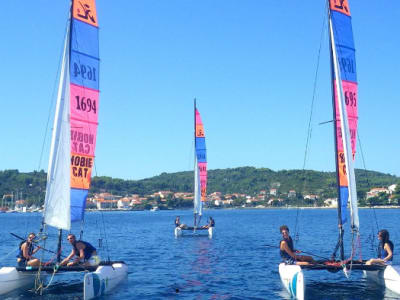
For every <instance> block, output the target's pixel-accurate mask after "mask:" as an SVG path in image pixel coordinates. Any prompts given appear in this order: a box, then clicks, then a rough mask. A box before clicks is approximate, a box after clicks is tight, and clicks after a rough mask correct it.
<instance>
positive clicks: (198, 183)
mask: <svg viewBox="0 0 400 300" xmlns="http://www.w3.org/2000/svg"><path fill="white" fill-rule="evenodd" d="M195 149H196V153H195V172H194V173H195V176H194V177H195V178H194V180H195V185H194V186H195V191H194V213H195V214H199V215H201V214H202V202H205V201H206V197H207V157H206V139H205V134H204V126H203V123H202V122H201V117H200V113H199V111H198V110H197V108H196V107H195Z"/></svg>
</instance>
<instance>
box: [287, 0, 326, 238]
mask: <svg viewBox="0 0 400 300" xmlns="http://www.w3.org/2000/svg"><path fill="white" fill-rule="evenodd" d="M327 5H328V4H327V2H326V4H325V10H324V11H326V9H327ZM324 15H325V13H324ZM325 34H326V17H325V16H324V17H323V20H322V28H321V36H320V42H319V49H318V55H317V67H316V70H315V75H314V84H313V92H312V98H311V106H310V117H309V120H308V128H307V139H306V146H305V150H304V159H303V168H302V171H303V174H304V175H305V173H306V172H305V168H306V163H307V155H308V152H309V147H310V143H311V136H312V125H311V124H312V119H313V111H314V103H315V95H316V91H317V80H318V73H319V66H320V61H321V59H320V58H321V49H322V41H323V40H324V35H325ZM305 187H306V178H305V176H304V181H303V187H302V189H303V192H304V190H305ZM302 204H304V198H303V200H302ZM299 218H300V208H299V206H297V211H296V219H295V228H294V233H295V242H297V241H298V240H299V239H300V236H299V233H298V230H299V225H298V224H299Z"/></svg>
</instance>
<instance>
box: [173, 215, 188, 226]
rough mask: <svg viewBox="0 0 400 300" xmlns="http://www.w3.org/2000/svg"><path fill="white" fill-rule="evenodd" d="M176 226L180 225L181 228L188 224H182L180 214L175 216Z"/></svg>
mask: <svg viewBox="0 0 400 300" xmlns="http://www.w3.org/2000/svg"><path fill="white" fill-rule="evenodd" d="M175 227H178V228H181V229H185V228H187V226H186V224H181V218H180V217H179V216H177V217H176V218H175Z"/></svg>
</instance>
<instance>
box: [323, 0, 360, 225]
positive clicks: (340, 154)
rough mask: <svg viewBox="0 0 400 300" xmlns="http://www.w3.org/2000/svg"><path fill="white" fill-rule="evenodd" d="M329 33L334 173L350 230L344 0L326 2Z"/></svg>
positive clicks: (351, 78)
mask: <svg viewBox="0 0 400 300" xmlns="http://www.w3.org/2000/svg"><path fill="white" fill-rule="evenodd" d="M329 8H330V11H329V30H330V39H331V47H332V49H331V50H332V51H331V53H332V65H333V67H334V68H333V74H332V82H333V97H334V110H335V119H336V122H335V123H336V124H335V126H336V129H335V132H336V145H335V146H336V155H337V159H336V162H337V164H336V170H337V173H338V185H339V195H338V197H339V201H338V206H339V208H340V212H341V220H340V221H341V224H344V223H345V222H346V221H347V214H346V209H347V203H348V201H350V211H351V224H352V227H353V228H355V229H357V230H358V228H359V221H358V208H357V191H356V182H355V174H354V158H355V153H356V136H357V121H358V114H357V107H358V97H357V72H356V60H355V46H354V40H353V31H352V24H351V13H350V7H349V4H348V1H347V0H329Z"/></svg>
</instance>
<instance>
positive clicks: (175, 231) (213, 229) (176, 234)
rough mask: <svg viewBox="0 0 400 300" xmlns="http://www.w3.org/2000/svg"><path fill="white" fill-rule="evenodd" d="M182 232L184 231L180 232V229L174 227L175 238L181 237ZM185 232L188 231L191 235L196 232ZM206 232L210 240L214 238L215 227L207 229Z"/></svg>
mask: <svg viewBox="0 0 400 300" xmlns="http://www.w3.org/2000/svg"><path fill="white" fill-rule="evenodd" d="M183 231H184V230H182V229H181V228H179V227H175V230H174V234H175V237H180V236H182V235H183ZM187 231H190V232H191V233H195V232H196V230H187ZM207 232H208V237H209V238H212V237H213V236H215V227H210V228H208V229H207Z"/></svg>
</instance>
